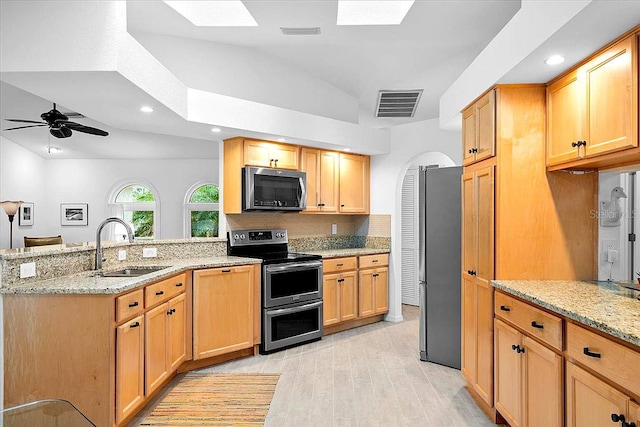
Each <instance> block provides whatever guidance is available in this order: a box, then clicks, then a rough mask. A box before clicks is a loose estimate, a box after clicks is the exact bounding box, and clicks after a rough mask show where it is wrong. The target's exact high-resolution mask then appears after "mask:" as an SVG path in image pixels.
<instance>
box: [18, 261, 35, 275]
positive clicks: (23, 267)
mask: <svg viewBox="0 0 640 427" xmlns="http://www.w3.org/2000/svg"><path fill="white" fill-rule="evenodd" d="M35 276H36V263H35V262H25V263H23V264H20V278H21V279H26V278H27V277H35Z"/></svg>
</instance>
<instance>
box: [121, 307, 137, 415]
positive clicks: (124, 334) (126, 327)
mask: <svg viewBox="0 0 640 427" xmlns="http://www.w3.org/2000/svg"><path fill="white" fill-rule="evenodd" d="M116 342H117V345H116V423H120V422H122V421H123V420H124V419H125V418H127V417H128V416H129V415H131V414H132V413H134V412H135V411H136V410H137V409H138V406H139V405H140V404H141V403H142V401H143V400H144V316H138V317H136V318H134V319H131V320H130V321H128V322H126V323H123V324H122V325H120V326H118V328H117V329H116Z"/></svg>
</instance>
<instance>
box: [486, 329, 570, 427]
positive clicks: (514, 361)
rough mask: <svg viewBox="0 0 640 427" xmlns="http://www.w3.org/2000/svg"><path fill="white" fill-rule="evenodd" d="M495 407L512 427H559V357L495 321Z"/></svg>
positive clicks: (560, 396) (561, 422) (560, 392)
mask: <svg viewBox="0 0 640 427" xmlns="http://www.w3.org/2000/svg"><path fill="white" fill-rule="evenodd" d="M495 372H496V379H495V388H496V390H495V399H496V401H495V407H496V409H497V410H498V411H499V412H500V414H501V415H502V416H503V417H504V418H505V419H506V420H507V422H508V423H509V425H510V426H511V427H516V426H518V427H523V426H530V427H535V426H540V427H543V426H544V427H547V426H549V427H551V426H558V427H560V426H562V425H563V394H562V385H563V379H562V356H560V355H559V354H556V353H555V352H553V351H552V350H550V349H548V348H547V347H545V346H543V345H542V344H539V343H538V342H536V341H534V340H533V339H531V338H529V337H527V336H526V335H523V334H522V333H520V332H519V331H518V330H516V329H515V328H512V327H511V326H509V325H507V324H506V323H504V322H502V321H501V320H499V319H496V321H495Z"/></svg>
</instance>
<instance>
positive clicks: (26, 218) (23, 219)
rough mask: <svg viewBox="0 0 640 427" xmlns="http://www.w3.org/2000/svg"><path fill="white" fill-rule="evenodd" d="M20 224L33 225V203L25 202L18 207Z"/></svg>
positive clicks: (21, 225)
mask: <svg viewBox="0 0 640 427" xmlns="http://www.w3.org/2000/svg"><path fill="white" fill-rule="evenodd" d="M18 225H19V226H20V227H23V226H27V225H33V203H30V202H24V203H22V205H20V208H19V209H18Z"/></svg>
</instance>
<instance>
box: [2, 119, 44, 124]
mask: <svg viewBox="0 0 640 427" xmlns="http://www.w3.org/2000/svg"><path fill="white" fill-rule="evenodd" d="M5 120H6V121H8V122H18V123H38V124H39V125H40V124H43V123H42V122H36V121H33V120H22V119H5Z"/></svg>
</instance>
